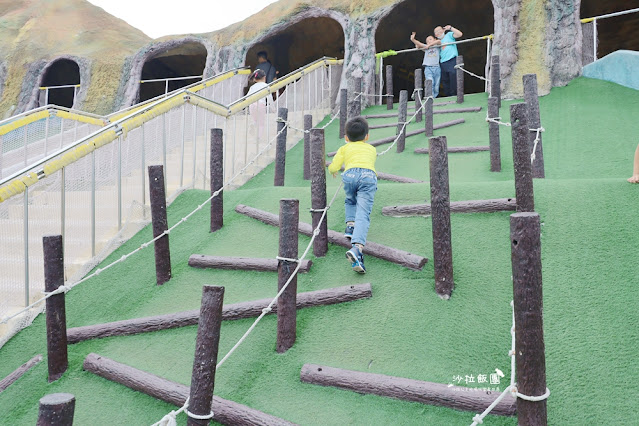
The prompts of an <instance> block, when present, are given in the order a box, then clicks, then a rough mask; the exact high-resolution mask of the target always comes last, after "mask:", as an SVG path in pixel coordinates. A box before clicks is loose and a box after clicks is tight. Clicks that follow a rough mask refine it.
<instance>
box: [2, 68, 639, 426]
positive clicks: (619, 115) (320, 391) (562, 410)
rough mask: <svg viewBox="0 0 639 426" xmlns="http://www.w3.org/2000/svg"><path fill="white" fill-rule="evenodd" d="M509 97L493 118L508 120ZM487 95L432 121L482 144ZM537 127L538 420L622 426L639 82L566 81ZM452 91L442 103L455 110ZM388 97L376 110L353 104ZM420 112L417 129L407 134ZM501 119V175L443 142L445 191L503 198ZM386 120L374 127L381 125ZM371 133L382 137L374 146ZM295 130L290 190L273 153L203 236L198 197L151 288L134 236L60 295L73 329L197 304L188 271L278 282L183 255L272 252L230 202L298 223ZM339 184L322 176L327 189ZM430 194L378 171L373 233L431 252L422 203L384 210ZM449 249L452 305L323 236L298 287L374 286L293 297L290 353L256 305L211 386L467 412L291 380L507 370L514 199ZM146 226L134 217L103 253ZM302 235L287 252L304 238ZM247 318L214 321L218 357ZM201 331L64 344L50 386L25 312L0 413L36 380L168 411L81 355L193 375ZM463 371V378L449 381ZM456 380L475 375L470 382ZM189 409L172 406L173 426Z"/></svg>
mask: <svg viewBox="0 0 639 426" xmlns="http://www.w3.org/2000/svg"><path fill="white" fill-rule="evenodd" d="M511 103H512V102H503V104H502V110H501V117H502V120H503V121H508V120H509V113H508V111H509V105H510V104H511ZM485 104H486V95H485V94H477V95H471V96H467V97H466V102H465V103H464V105H463V106H464V107H466V106H482V107H484V109H482V111H481V112H479V113H464V114H442V115H436V116H435V123H440V122H444V121H449V120H452V119H454V118H458V117H463V118H465V119H466V123H465V124H462V125H458V126H455V127H451V128H447V129H442V130H439V131H436V133H435V134H436V135H446V136H447V139H448V144H449V145H451V146H465V145H487V143H488V131H487V125H486V123H485V120H484V119H485V116H486V114H485ZM540 105H541V118H542V123H543V126H544V128H545V129H546V132H545V133H544V134H543V148H544V158H545V166H546V176H547V178H546V179H543V180H535V206H536V210H537V211H538V212H539V214H540V216H541V221H542V224H543V226H542V263H543V284H544V326H545V330H544V335H545V345H546V366H547V380H548V387H549V388H550V390H551V392H552V394H551V396H550V398H549V399H548V418H549V423H550V424H557V425H583V424H601V425H604V424H605V425H613V424H624V425H625V424H632V423H633V422H635V421H636V400H637V397H638V396H639V369H637V368H636V366H635V367H633V365H635V361H634V359H635V358H636V353H637V351H638V350H639V343H638V342H639V314H638V313H637V306H639V291H637V279H636V277H637V272H638V271H637V263H636V260H635V256H636V252H637V249H636V248H637V247H638V246H639V232H637V230H638V228H639V222H638V221H637V215H636V208H637V205H639V186H637V185H631V184H628V183H627V182H626V181H625V178H627V177H629V176H630V173H631V171H632V158H633V154H634V149H635V147H636V145H637V142H638V140H637V137H636V135H637V124H636V121H635V120H636V117H637V115H638V113H639V92H637V91H634V90H632V89H627V88H624V87H621V86H618V85H615V84H612V83H607V82H603V81H597V80H590V79H585V78H579V79H576V80H575V81H573V82H572V83H571V84H569V85H568V86H567V87H563V88H556V89H553V90H552V92H551V94H550V95H548V96H545V97H543V98H541V99H540ZM454 107H455V106H454V105H449V106H446V107H443V108H454ZM384 111H386V109H385V107H383V106H376V107H371V108H369V109H367V110H366V113H367V114H371V113H381V112H384ZM422 125H423V123H419V124H411V125H410V126H409V130H414V129H417V128H419V127H421V126H422ZM509 130H510V129H508V128H503V127H502V128H501V155H502V172H501V173H491V172H490V171H489V167H490V163H489V153H488V152H479V153H468V154H451V155H450V156H449V165H450V194H451V195H450V196H451V200H452V201H457V200H476V199H487V198H502V197H513V196H514V195H515V194H514V183H513V168H512V148H511V139H510V131H509ZM337 131H338V126H337V122H335V123H333V124H332V125H331V126H329V127H328V128H327V129H326V150H327V151H333V150H336V149H337V148H338V147H339V146H340V144H341V142H340V141H339V140H338V138H337ZM393 133H394V129H393V128H391V129H381V130H374V131H373V132H372V134H371V139H372V140H375V139H378V138H381V137H384V136H388V135H391V134H393ZM427 145H428V143H427V138H426V137H425V136H424V135H419V136H415V137H411V138H409V139H407V142H406V151H405V152H404V153H402V154H396V153H395V150H394V149H393V150H392V151H391V152H389V153H388V154H387V155H385V156H383V157H380V158H379V160H378V162H377V169H378V170H379V171H383V172H387V173H393V174H398V175H402V176H408V177H413V178H418V179H422V180H424V181H426V182H427V181H428V156H427V155H418V154H414V153H413V149H414V148H416V147H426V146H427ZM383 149H385V146H381V147H379V148H378V151H381V150H383ZM301 158H302V144H298V145H297V146H296V147H294V148H293V149H291V150H290V151H289V152H288V156H287V167H286V173H287V174H286V185H285V186H284V187H278V188H276V187H273V185H272V184H273V166H272V165H271V166H269V167H267V168H266V169H265V170H264V171H263V172H262V173H260V174H259V175H258V176H256V177H255V178H253V179H252V180H251V181H250V182H248V183H247V184H245V185H244V186H243V187H242V188H241V189H239V190H236V191H227V192H225V193H224V198H225V200H224V205H225V216H224V227H223V228H222V229H221V230H220V231H218V232H216V233H213V234H209V233H208V215H207V212H206V209H203V210H202V211H200V212H198V213H197V214H196V215H195V216H193V218H191V219H190V220H189V221H188V222H186V223H185V224H183V225H181V226H180V227H179V228H178V230H177V231H176V232H174V233H172V234H171V236H170V243H171V260H172V269H173V278H172V279H171V280H170V281H169V282H168V283H166V284H165V285H164V286H160V287H158V286H156V285H155V270H154V260H153V250H152V249H147V250H144V251H142V252H141V253H139V254H136V255H135V256H133V257H132V258H130V259H129V260H128V261H127V262H124V263H122V264H120V265H118V266H117V267H114V268H112V269H109V270H107V271H104V272H103V273H101V274H100V275H99V276H97V277H95V278H93V279H91V280H89V281H87V282H86V283H83V284H82V285H81V286H79V287H77V288H76V289H74V290H73V291H72V292H70V293H69V294H68V295H67V299H66V300H67V322H68V326H69V327H75V326H80V325H88V324H96V323H101V322H105V321H115V320H121V319H128V318H136V317H141V316H148V315H156V314H163V313H171V312H178V311H184V310H190V309H198V307H199V302H200V298H201V292H202V285H206V284H213V285H223V286H224V287H225V288H226V292H225V302H226V303H234V302H240V301H247V300H254V299H260V298H266V297H273V296H274V295H275V294H276V291H277V274H276V273H270V272H239V271H210V270H200V269H193V268H190V267H189V266H188V265H187V259H188V257H189V256H190V255H191V254H194V253H199V254H209V255H229V256H256V257H275V256H276V255H277V247H278V230H277V228H274V227H271V226H268V225H265V224H262V223H260V222H258V221H255V220H253V219H250V218H247V217H244V216H242V215H239V214H237V213H235V212H234V211H233V209H234V207H235V206H236V205H237V204H247V205H249V206H252V207H257V208H261V209H264V210H268V211H270V212H274V213H277V211H278V204H279V199H281V198H299V200H300V218H301V220H303V221H305V222H310V214H309V213H308V208H309V207H310V191H309V188H310V182H309V181H303V180H302V165H301ZM338 185H339V180H338V179H332V178H331V177H328V196H329V198H330V197H331V196H332V195H333V193H334V192H335V190H336V189H337V187H338ZM207 197H208V194H207V192H205V191H197V190H193V191H188V192H186V193H184V194H183V195H181V196H180V197H178V198H177V199H176V200H175V201H174V202H173V204H172V205H171V206H170V207H169V209H168V213H169V222H170V224H174V223H176V222H177V221H178V220H180V219H181V218H182V217H184V216H185V215H186V214H188V213H189V212H190V211H191V210H192V209H193V208H194V207H195V206H196V205H197V204H198V203H201V202H202V201H203V200H205V199H206V198H207ZM428 198H429V185H428V183H424V184H397V183H390V182H384V181H380V182H379V191H378V193H377V196H376V199H375V206H374V208H373V213H372V215H371V218H372V223H371V228H370V232H369V240H370V241H375V242H378V243H382V244H386V245H389V246H392V247H397V248H400V249H403V250H407V251H410V252H413V253H417V254H421V255H424V256H427V257H428V258H429V259H432V233H431V223H430V220H429V219H428V218H427V219H425V218H391V217H385V216H382V215H381V209H382V207H384V206H388V205H397V204H415V203H420V202H424V200H427V199H428ZM343 199H344V196H343V193H340V194H339V195H338V198H337V201H336V202H335V205H334V207H333V208H332V209H331V210H330V211H329V214H328V225H329V228H330V229H334V230H337V231H340V232H341V231H342V229H343V220H344V211H343V207H342V203H343ZM451 222H452V244H453V263H454V277H455V290H454V292H453V295H452V298H451V299H450V300H448V301H444V300H441V299H440V298H439V297H438V296H437V295H436V294H435V292H434V278H433V266H432V263H431V262H429V263H428V264H427V265H426V267H425V268H424V269H423V271H420V272H416V271H410V270H408V269H406V268H403V267H401V266H398V265H395V264H392V263H389V262H386V261H383V260H379V259H375V258H373V257H370V256H368V257H367V258H366V266H367V269H368V273H367V274H366V275H363V276H362V275H358V274H355V273H354V272H353V271H351V270H350V267H349V265H348V264H347V261H346V259H345V258H344V249H343V248H342V247H338V246H332V245H331V246H330V247H329V252H328V254H327V256H326V257H324V258H319V259H316V258H314V257H313V256H312V255H311V256H310V258H311V259H312V260H313V267H312V269H311V271H310V273H308V274H301V275H300V276H299V278H298V291H300V292H301V291H311V290H317V289H323V288H330V287H337V286H342V285H347V284H354V283H365V282H370V283H371V284H372V288H373V297H372V298H371V299H365V300H360V301H356V302H351V303H345V304H340V305H333V306H325V307H317V308H308V309H303V310H300V311H299V312H298V323H297V331H298V333H297V341H296V343H295V345H294V346H293V348H292V349H290V350H289V351H288V352H286V353H285V354H277V353H276V352H275V339H276V328H275V327H276V318H275V316H267V317H265V318H264V319H263V320H262V322H261V323H260V324H259V325H258V326H257V328H256V329H255V330H254V332H253V333H252V334H251V335H250V337H249V338H248V339H247V340H246V341H245V342H244V344H243V345H242V346H241V347H240V348H239V349H238V350H237V352H235V353H234V354H233V355H232V356H231V357H230V358H229V360H228V361H227V362H226V363H225V364H224V365H223V366H222V367H221V368H220V369H219V370H218V371H217V374H216V383H215V393H216V394H217V395H219V396H221V397H223V398H227V399H230V400H233V401H236V402H239V403H242V404H246V405H248V406H250V407H252V408H255V409H258V410H262V411H265V412H267V413H269V414H272V415H275V416H278V417H281V418H284V419H286V420H289V421H292V422H296V423H299V424H304V425H318V424H322V425H325V424H331V425H343V424H356V425H384V424H402V425H404V424H407V425H410V424H415V425H417V424H419V425H467V424H470V423H471V422H472V417H473V415H474V414H473V413H470V412H461V411H456V410H452V409H447V408H441V407H433V406H427V405H422V404H419V403H412V402H403V401H398V400H394V399H389V398H383V397H378V396H372V395H360V394H357V393H354V392H349V391H344V390H338V389H334V388H330V387H320V386H315V385H310V384H304V383H301V382H300V379H299V374H300V369H301V367H302V365H304V364H305V363H316V364H323V365H328V366H332V367H339V368H345V369H352V370H358V371H365V372H372V373H380V374H389V375H395V376H400V377H406V378H412V379H419V380H427V381H433V382H439V383H451V382H452V381H453V377H454V376H462V377H465V376H466V375H473V376H475V377H477V375H478V374H490V373H493V372H495V369H496V368H498V369H500V370H502V371H503V372H504V373H505V375H506V377H505V378H503V379H502V380H501V384H500V385H499V386H500V388H502V389H503V388H504V387H505V386H507V385H508V384H509V383H508V381H507V379H508V378H509V377H510V359H509V357H508V355H507V354H508V350H509V349H510V344H511V343H510V342H511V337H510V327H511V308H510V300H511V299H512V284H511V279H510V276H511V265H510V243H509V226H510V225H509V213H508V212H504V213H492V214H479V213H478V214H454V215H453V216H452V219H451ZM150 238H151V229H150V228H149V227H147V228H145V229H144V230H142V231H141V232H140V233H138V234H137V235H136V236H135V237H133V238H132V239H131V240H130V241H128V242H127V243H125V244H124V245H123V246H122V247H121V248H119V249H118V250H116V251H115V252H114V253H113V254H112V255H111V256H110V257H109V258H108V259H106V260H105V262H104V264H107V263H110V262H111V261H113V260H115V259H117V258H118V257H120V256H122V255H123V254H126V253H128V252H129V251H131V250H132V249H134V248H136V247H138V246H139V245H140V244H141V243H143V242H146V241H148V240H149V239H150ZM309 240H310V239H309V238H307V237H305V236H300V238H299V244H300V252H301V251H302V250H303V248H305V247H306V245H307V244H308V242H309ZM252 322H253V319H245V320H238V321H227V322H224V324H223V325H222V333H221V334H222V335H221V340H220V358H221V356H222V355H224V354H226V352H227V351H228V350H229V349H230V348H231V347H232V346H233V345H234V344H235V342H237V340H238V339H239V338H240V337H241V335H242V334H243V333H244V332H245V331H246V330H247V329H248V327H249V326H250V324H251V323H252ZM196 328H197V327H196V326H191V327H185V328H181V329H173V330H166V331H160V332H155V333H148V334H142V335H137V336H127V337H111V338H106V339H98V340H93V341H86V342H83V343H80V344H76V345H71V346H69V370H68V371H67V372H66V373H65V374H64V376H63V377H62V378H61V379H60V380H58V381H56V382H54V383H51V384H48V383H47V367H46V339H45V327H44V317H43V316H42V315H41V316H39V317H38V318H37V319H36V320H35V321H34V323H33V325H31V326H30V327H28V328H27V329H25V330H23V331H21V332H20V333H19V334H18V335H17V336H15V337H14V338H13V339H11V340H10V341H9V342H8V343H7V344H6V345H5V346H4V347H3V348H1V349H0V378H2V377H4V376H6V375H7V374H9V373H10V372H11V371H13V370H14V369H15V368H17V367H18V366H19V365H20V364H22V363H24V362H26V361H27V360H28V359H30V358H31V357H32V356H34V355H36V354H44V355H45V361H44V362H42V363H40V364H39V365H38V366H37V367H35V368H34V369H32V370H31V371H29V372H28V373H27V374H26V375H25V376H24V377H22V378H21V379H20V380H19V381H18V382H16V383H15V384H13V385H11V386H10V387H9V388H8V389H7V390H6V391H4V392H2V393H0V413H1V414H0V415H1V416H2V420H1V421H0V423H2V424H11V425H29V424H34V423H35V421H36V418H37V410H38V399H39V398H41V397H42V396H44V395H45V394H48V393H53V392H69V393H72V394H74V395H76V398H77V402H76V410H75V420H76V423H75V424H77V425H111V424H118V425H120V424H121V425H144V424H151V423H154V422H156V421H158V420H159V419H160V418H162V416H163V415H165V414H166V413H168V412H169V411H171V410H173V409H175V407H173V406H171V405H169V404H165V403H163V402H159V401H157V400H155V399H153V398H152V397H149V396H146V395H144V394H141V393H138V392H135V391H132V390H129V389H128V388H126V387H124V386H121V385H119V384H115V383H112V382H109V381H107V380H105V379H102V378H100V377H97V376H95V375H93V374H91V373H88V372H84V371H83V370H82V361H83V359H84V357H85V356H86V355H87V354H88V353H90V352H96V353H98V354H100V355H103V356H106V357H109V358H112V359H114V360H116V361H118V362H122V363H125V364H128V365H131V366H133V367H136V368H139V369H142V370H144V371H148V372H150V373H154V374H157V375H159V376H162V377H164V378H167V379H170V380H174V381H176V382H180V383H183V384H187V385H188V384H189V381H190V377H191V369H192V362H193V358H192V357H193V353H194V347H195V335H196ZM463 384H464V383H462V385H463ZM469 386H470V387H479V385H478V384H477V383H475V384H474V385H473V384H470V385H469ZM185 419H186V417H185V415H181V416H179V417H178V420H179V423H180V424H186V420H185ZM516 423H517V421H516V418H504V417H497V416H489V417H488V418H487V419H485V421H484V424H491V425H515V424H516Z"/></svg>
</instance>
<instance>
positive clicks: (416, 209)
mask: <svg viewBox="0 0 639 426" xmlns="http://www.w3.org/2000/svg"><path fill="white" fill-rule="evenodd" d="M516 209H517V200H516V199H515V198H495V199H492V200H470V201H451V203H450V211H451V213H494V212H505V211H515V210H516ZM382 214H383V215H384V216H392V217H409V216H429V215H430V214H431V209H430V204H413V205H407V206H387V207H383V208H382Z"/></svg>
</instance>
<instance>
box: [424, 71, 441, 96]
mask: <svg viewBox="0 0 639 426" xmlns="http://www.w3.org/2000/svg"><path fill="white" fill-rule="evenodd" d="M441 78H442V69H441V68H440V67H439V65H434V66H432V67H424V81H426V80H430V81H432V82H433V98H436V97H437V96H438V95H439V83H440V81H441Z"/></svg>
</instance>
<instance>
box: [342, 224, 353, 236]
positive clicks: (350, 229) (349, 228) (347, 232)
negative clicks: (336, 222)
mask: <svg viewBox="0 0 639 426" xmlns="http://www.w3.org/2000/svg"><path fill="white" fill-rule="evenodd" d="M354 231H355V227H354V226H351V225H346V230H345V231H344V236H345V237H346V238H348V239H349V240H350V239H351V238H353V232H354Z"/></svg>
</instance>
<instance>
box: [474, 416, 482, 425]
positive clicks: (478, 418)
mask: <svg viewBox="0 0 639 426" xmlns="http://www.w3.org/2000/svg"><path fill="white" fill-rule="evenodd" d="M473 421H474V422H475V423H478V424H483V423H484V420H482V417H481V416H480V415H479V414H476V415H475V417H473Z"/></svg>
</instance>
